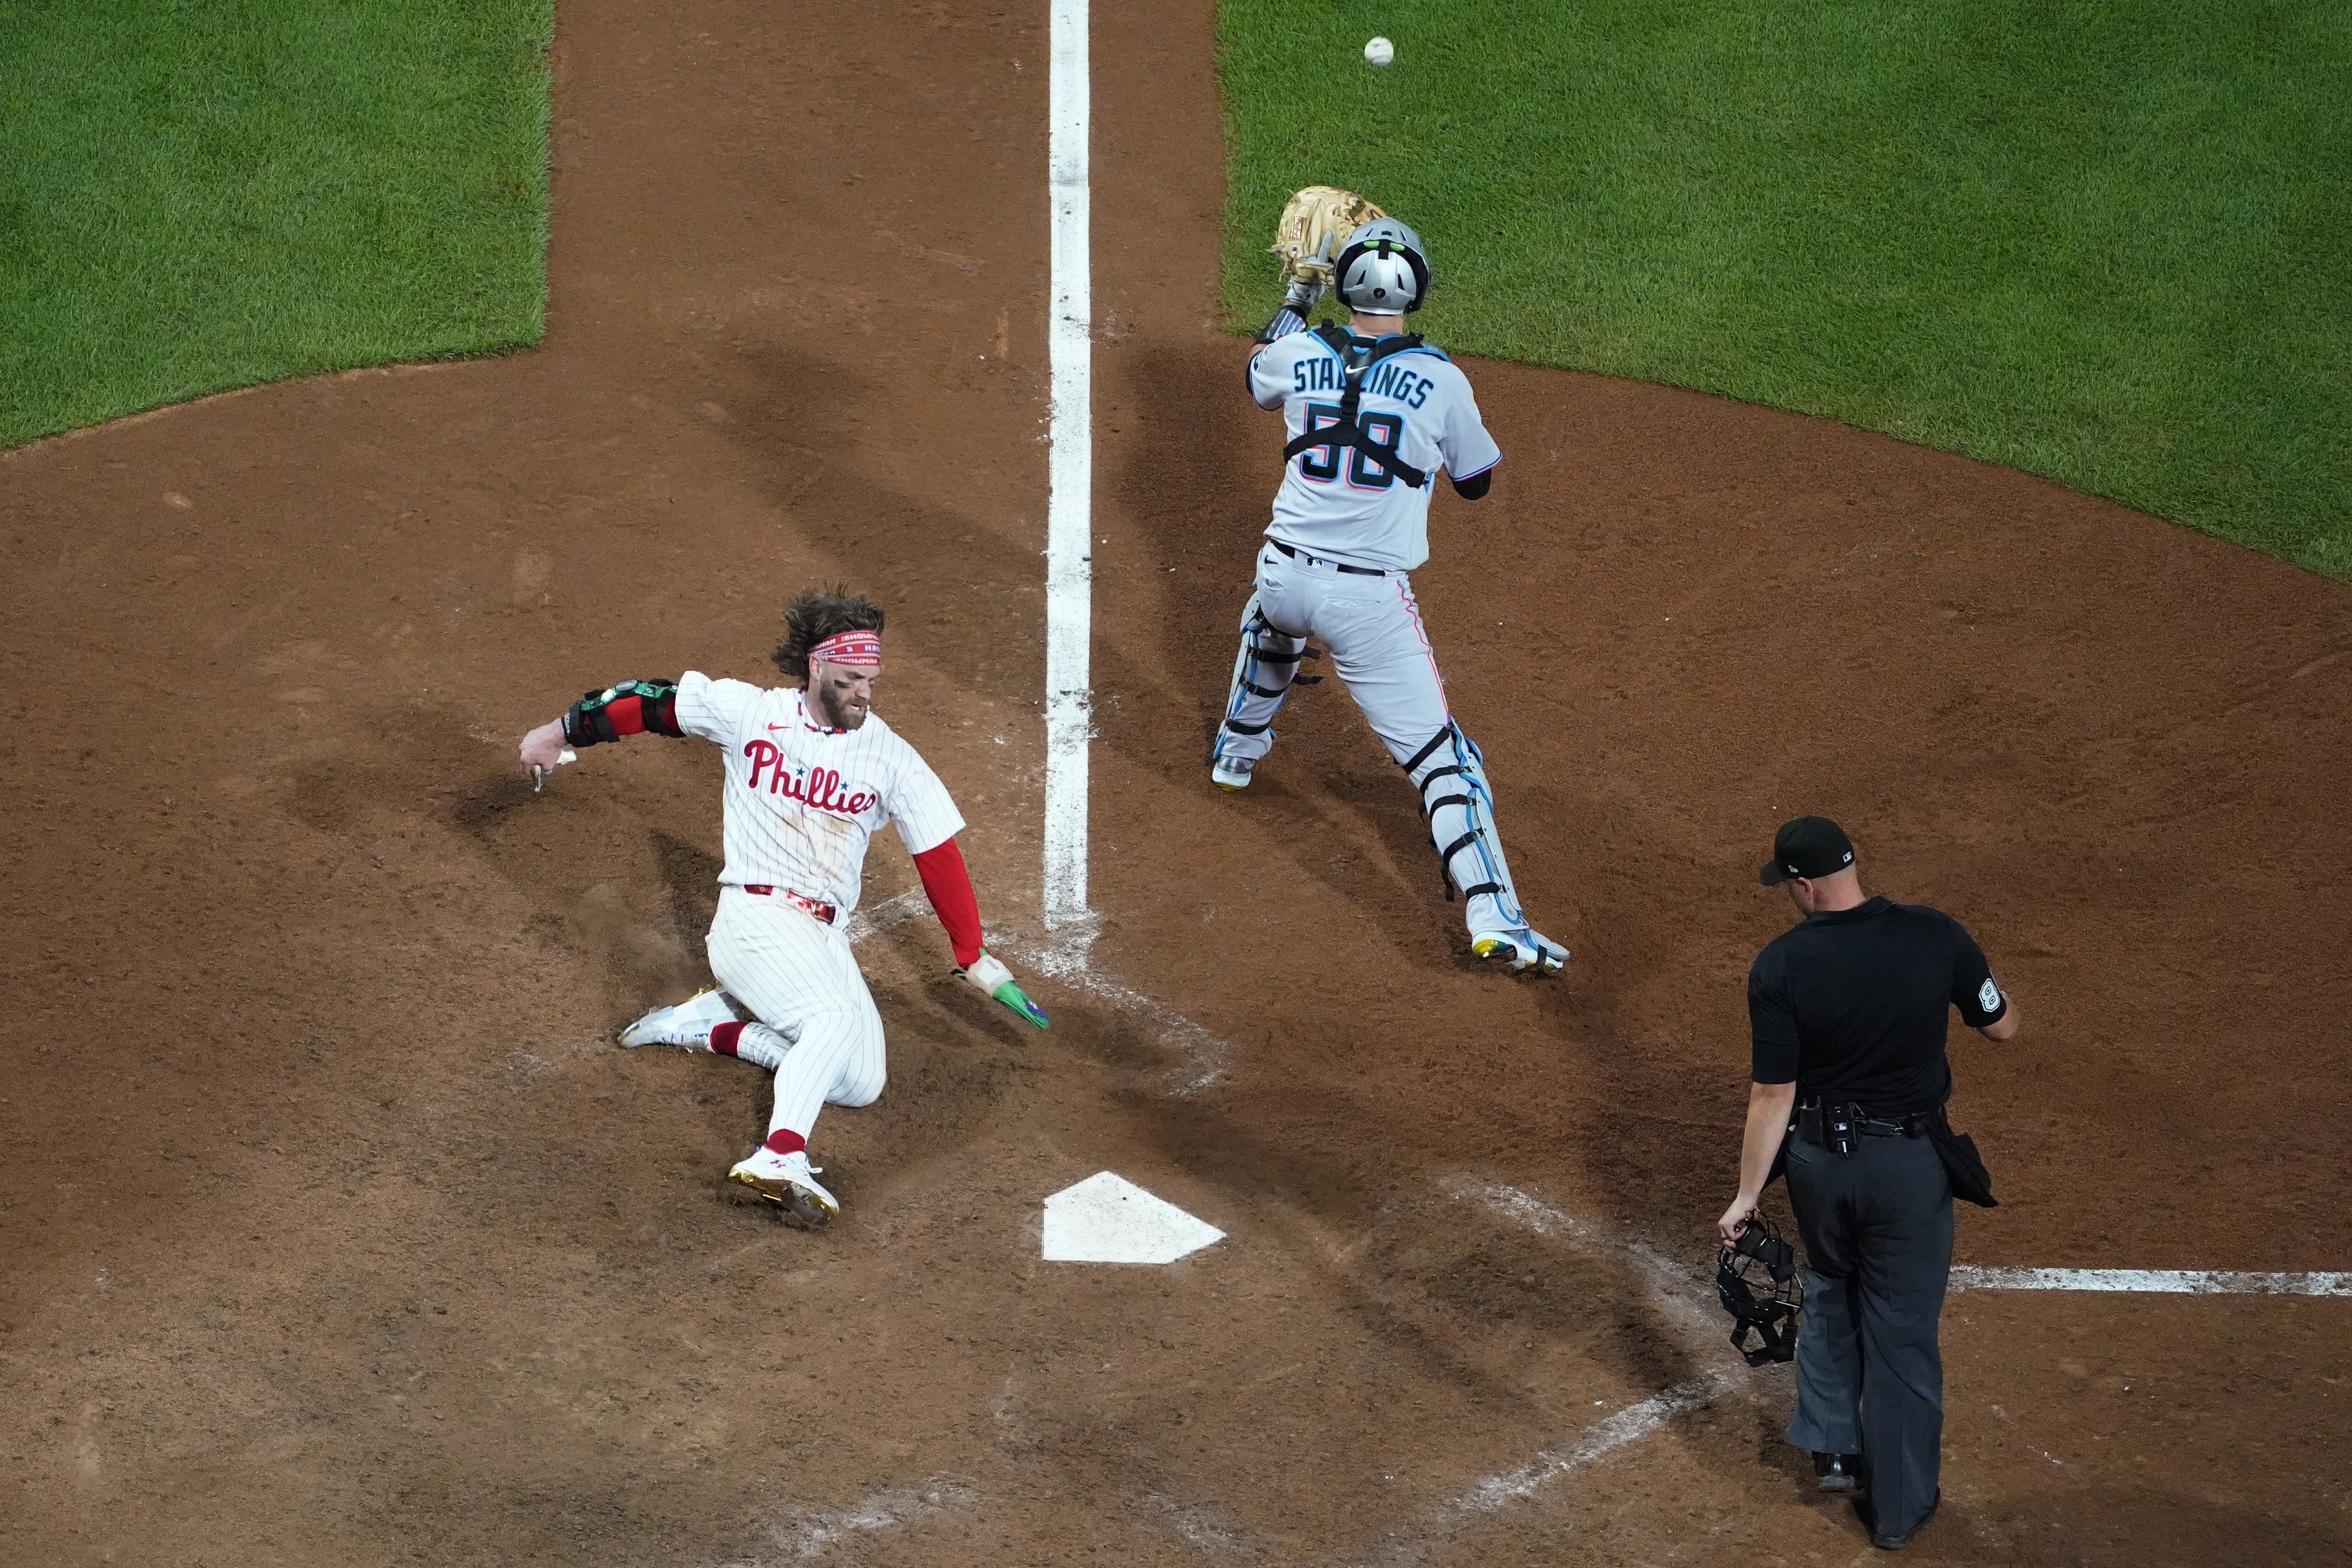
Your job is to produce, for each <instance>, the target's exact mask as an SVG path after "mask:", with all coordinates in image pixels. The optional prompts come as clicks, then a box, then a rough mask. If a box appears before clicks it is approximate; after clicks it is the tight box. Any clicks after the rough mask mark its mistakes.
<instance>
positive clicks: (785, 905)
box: [704, 887, 889, 1139]
mask: <svg viewBox="0 0 2352 1568" xmlns="http://www.w3.org/2000/svg"><path fill="white" fill-rule="evenodd" d="M704 946H706V947H707V948H709V953H710V972H711V974H712V975H714V976H716V977H718V980H719V986H720V988H722V989H724V990H725V991H726V992H727V994H728V995H729V996H730V997H733V998H735V999H736V1000H737V1001H739V1002H740V1003H742V1004H743V1005H744V1006H745V1007H747V1008H749V1009H751V1011H752V1013H753V1014H754V1015H755V1016H756V1017H757V1018H758V1019H759V1020H760V1021H761V1023H764V1024H766V1025H767V1026H768V1027H769V1028H771V1029H772V1030H775V1031H776V1032H777V1033H778V1034H780V1035H782V1036H783V1038H784V1039H785V1040H788V1041H790V1042H791V1047H790V1049H789V1050H786V1051H784V1052H783V1053H782V1060H781V1061H779V1062H778V1063H777V1064H776V1104H775V1109H774V1111H773V1112H772V1113H771V1114H770V1116H769V1118H768V1131H769V1132H770V1133H774V1132H775V1131H777V1130H778V1129H779V1128H790V1129H791V1130H792V1131H793V1132H795V1133H798V1134H800V1135H801V1136H802V1137H803V1139H805V1138H806V1137H807V1136H808V1135H809V1133H810V1131H811V1130H812V1129H814V1127H815V1126H816V1118H817V1113H818V1112H819V1111H821V1110H823V1109H824V1107H825V1106H827V1105H871V1104H872V1103H874V1102H875V1100H876V1099H877V1098H878V1097H879V1096H880V1095H881V1092H882V1086H883V1084H884V1083H885V1082H887V1081H888V1077H889V1074H888V1070H887V1065H886V1062H885V1059H884V1053H883V1047H882V1014H881V1013H880V1012H879V1011H878V1010H877V1009H876V1008H875V1006H874V997H873V994H872V993H871V992H869V991H867V990H866V977H865V976H864V975H863V974H861V973H860V972H859V971H858V967H857V960H856V957H855V956H853V955H852V954H851V952H850V948H849V938H848V937H847V936H844V935H843V934H842V932H841V928H840V927H839V926H835V925H824V924H823V923H821V922H820V921H818V920H817V918H816V917H815V916H814V915H809V914H807V913H805V912H804V911H803V910H801V909H798V908H796V907H794V906H793V904H792V903H791V902H790V901H789V900H786V899H782V898H777V897H774V896H762V895H761V894H755V893H745V892H743V891H742V890H741V889H740V888H735V887H724V888H721V889H719V915H718V917H717V918H716V919H714V920H713V921H711V923H710V935H709V936H707V937H706V938H704Z"/></svg>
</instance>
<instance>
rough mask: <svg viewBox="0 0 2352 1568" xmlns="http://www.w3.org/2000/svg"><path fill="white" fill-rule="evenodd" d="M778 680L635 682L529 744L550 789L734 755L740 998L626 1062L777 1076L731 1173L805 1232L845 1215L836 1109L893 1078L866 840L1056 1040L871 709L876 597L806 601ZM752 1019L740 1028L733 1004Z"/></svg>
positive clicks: (937, 817) (1009, 1002)
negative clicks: (742, 1067)
mask: <svg viewBox="0 0 2352 1568" xmlns="http://www.w3.org/2000/svg"><path fill="white" fill-rule="evenodd" d="M774 658H775V662H776V667H777V668H778V669H780V670H782V671H783V673H784V674H785V675H786V676H787V677H790V678H792V679H793V680H796V681H798V682H799V683H800V685H799V686H798V687H797V688H796V687H793V686H782V687H777V688H773V689H768V688H763V687H760V686H755V685H751V684H750V683H748V682H745V681H721V680H712V679H711V678H710V677H709V676H708V675H705V674H700V673H698V672H697V671H694V670H688V672H686V674H683V675H681V676H679V677H678V678H677V680H675V681H634V680H633V681H623V682H621V683H620V684H619V685H614V686H611V687H608V688H606V689H605V690H604V691H601V692H590V693H589V694H588V695H585V696H583V697H582V698H581V699H580V700H579V701H578V702H576V703H574V704H572V707H571V708H570V709H569V710H568V711H567V712H566V713H565V714H564V716H562V718H560V719H557V720H555V721H554V722H552V723H551V724H543V725H541V726H540V727H538V728H537V729H534V730H532V731H531V732H530V734H529V735H526V736H524V737H523V738H522V754H521V759H522V765H523V767H524V768H528V769H530V773H531V776H532V777H533V778H534V779H544V778H545V777H546V776H547V775H548V774H549V773H550V772H551V771H552V770H553V768H555V766H556V764H557V762H558V761H559V760H562V757H563V751H564V747H566V746H567V745H569V746H572V747H587V746H596V745H600V744H603V743H604V742H607V741H614V740H618V739H620V738H621V737H623V736H628V735H638V734H642V733H646V732H650V733H652V734H656V735H668V736H688V735H694V736H700V737H702V738H703V739H705V740H708V741H710V742H712V743H714V744H715V745H717V746H719V747H722V748H723V749H724V750H725V752H726V756H727V783H726V790H725V800H726V809H725V822H726V849H727V863H726V865H725V867H724V869H722V870H721V871H720V872H719V914H718V916H717V918H715V919H714V920H712V922H711V923H710V935H709V937H708V938H707V939H706V945H707V946H708V947H709V953H710V972H711V973H712V974H713V975H715V976H716V977H718V979H719V987H720V988H722V989H713V990H706V991H702V992H700V993H698V995H696V996H694V997H693V998H690V999H688V1000H687V1001H684V1002H681V1003H679V1004H678V1005H677V1006H676V1007H670V1008H656V1009H654V1010H653V1011H652V1012H649V1013H647V1014H646V1016H645V1017H643V1018H641V1019H638V1020H637V1021H636V1022H635V1023H633V1024H631V1025H630V1026H629V1027H628V1029H627V1030H625V1031H624V1032H623V1033H622V1035H621V1043H622V1044H623V1045H625V1046H639V1045H675V1046H681V1047H683V1048H685V1049H686V1050H688V1051H710V1052H713V1053H715V1054H717V1055H719V1056H732V1057H735V1058H737V1059H739V1060H740V1061H752V1062H757V1063H758V1064H759V1065H760V1066H761V1067H762V1068H764V1069H766V1070H767V1071H771V1072H773V1073H774V1074H775V1075H776V1082H775V1092H776V1100H775V1110H774V1113H772V1115H771V1116H770V1118H769V1130H768V1137H767V1141H766V1142H765V1143H764V1144H762V1145H761V1146H760V1148H759V1149H758V1150H757V1151H755V1152H754V1153H753V1154H752V1155H751V1157H750V1158H748V1159H745V1160H742V1161H740V1162H739V1163H738V1164H737V1165H736V1166H735V1167H734V1168H733V1169H731V1170H730V1171H729V1172H728V1173H727V1177H728V1179H729V1180H730V1181H732V1182H735V1183H738V1184H740V1185H741V1186H745V1187H748V1188H750V1189H751V1191H752V1192H754V1193H757V1194H758V1195H759V1196H760V1197H762V1198H765V1199H767V1200H769V1201H771V1202H773V1203H777V1204H781V1205H785V1206H787V1207H790V1208H791V1209H792V1210H793V1212H794V1213H796V1214H798V1215H799V1216H800V1217H801V1218H803V1219H805V1220H808V1221H810V1222H811V1223H813V1224H822V1223H824V1221H825V1220H827V1219H830V1218H833V1217H834V1216H835V1215H836V1214H838V1213H840V1212H841V1205H840V1204H839V1203H837V1202H836V1201H835V1199H834V1196H833V1195H832V1194H831V1193H829V1192H827V1191H826V1190H825V1189H824V1187H823V1186H819V1185H818V1183H817V1180H816V1176H817V1171H816V1167H814V1166H811V1165H810V1164H809V1157H808V1140H809V1134H810V1133H811V1132H812V1131H813V1130H814V1128H815V1126H816V1118H817V1113H818V1111H819V1110H820V1109H822V1108H823V1107H824V1106H825V1105H828V1104H831V1105H870V1104H872V1103H874V1101H875V1099H876V1097H877V1096H878V1095H879V1094H880V1093H881V1092H882V1084H883V1080H884V1078H885V1076H886V1073H885V1068H884V1061H883V1050H882V1015H881V1014H880V1013H879V1012H877V1010H876V1009H875V1007H874V998H873V997H872V996H871V995H870V994H869V993H868V992H867V990H866V977H865V976H863V975H861V974H860V973H858V969H857V960H856V958H855V957H854V956H851V953H850V950H849V939H848V937H847V936H845V935H844V934H843V931H842V925H843V923H844V922H845V921H846V920H848V918H849V915H850V912H851V911H852V910H854V909H856V907H857V894H858V887H859V884H860V883H861V881H862V880H863V873H864V868H865V864H866V840H867V839H868V838H869V837H871V836H872V834H873V832H874V830H875V829H877V828H878V827H880V826H881V825H882V824H883V823H884V822H885V821H887V822H889V823H890V824H892V825H893V826H894V827H896V828H897V829H898V837H899V840H900V841H902V842H903V843H905V844H906V846H907V848H908V852H911V853H912V854H913V856H914V858H915V869H916V870H917V871H918V872H919V873H921V875H922V879H923V891H924V892H925V893H926V894H929V897H930V901H931V907H932V909H933V910H935V911H936V912H937V913H938V915H939V917H940V925H943V926H945V927H946V928H947V933H948V940H949V942H950V944H951V945H952V946H953V947H954V949H955V960H956V971H955V972H956V974H957V976H958V977H961V978H962V979H965V980H968V981H970V982H971V984H972V985H973V986H974V987H976V988H978V989H980V990H981V991H982V992H984V993H985V994H986V995H988V996H990V997H992V998H995V999H996V1000H997V1001H999V1002H1002V1003H1003V1005H1004V1006H1006V1007H1007V1008H1010V1009H1012V1010H1013V1012H1015V1013H1017V1014H1019V1015H1020V1016H1021V1017H1022V1018H1023V1019H1026V1020H1027V1021H1028V1022H1030V1023H1033V1024H1034V1025H1036V1026H1037V1027H1038V1028H1039V1029H1044V1028H1045V1027H1046V1018H1045V1013H1044V1012H1043V1011H1041V1010H1040V1009H1038V1007H1037V1005H1036V1004H1035V1003H1034V1002H1033V1001H1031V1000H1030V999H1029V998H1028V997H1027V996H1026V995H1025V994H1024V992H1023V991H1022V989H1021V988H1020V986H1019V985H1018V984H1016V983H1015V982H1014V980H1013V975H1012V973H1011V971H1009V970H1008V969H1006V968H1005V967H1004V965H1003V963H1002V962H1000V961H999V960H998V959H997V958H996V957H995V956H993V955H992V954H990V953H989V952H988V951H987V950H986V949H985V948H983V947H982V945H981V929H980V903H979V900H978V899H977V898H976V897H975V896H974V895H973V894H972V890H971V877H970V876H969V875H967V874H966V873H965V871H964V864H963V855H962V853H961V851H959V850H958V849H957V848H956V843H955V835H956V833H957V832H958V831H961V829H962V827H963V825H964V822H963V818H962V817H961V815H959V814H958V813H957V811H956V808H955V802H954V801H953V800H950V799H949V798H948V792H947V789H946V787H945V786H944V785H942V784H941V783H940V780H939V776H938V775H937V774H935V773H933V772H932V771H931V769H930V767H929V764H927V763H925V762H924V760H923V759H922V758H921V757H919V755H917V754H916V751H915V748H914V747H911V746H909V745H908V744H907V743H906V742H905V741H904V740H902V739H900V738H899V737H898V735H897V734H896V733H895V732H894V731H893V730H892V729H891V728H890V727H889V726H888V725H887V724H885V723H883V722H882V720H881V718H880V717H879V716H877V715H876V714H875V713H874V712H873V711H872V707H873V701H874V683H875V682H876V681H877V680H878V679H880V678H881V674H882V612H881V610H880V609H879V608H877V606H876V605H874V604H873V603H872V602H871V601H868V600H866V598H865V597H864V596H863V595H860V596H859V597H857V598H856V599H848V598H844V597H843V596H842V595H840V594H838V593H817V592H809V593H803V594H802V595H801V596H800V597H799V598H797V599H795V600H793V601H792V603H791V604H790V605H788V606H787V607H786V608H785V610H784V641H783V643H782V646H780V647H778V648H777V649H776V651H775V654H774ZM730 997H732V998H735V999H736V1000H737V1001H739V1002H740V1003H741V1004H742V1005H743V1006H744V1007H745V1008H747V1009H750V1011H751V1015H752V1016H751V1018H750V1019H739V1018H738V1017H737V1016H736V1013H735V1009H734V1008H733V1007H732V1006H730V1004H729V1000H728V998H730Z"/></svg>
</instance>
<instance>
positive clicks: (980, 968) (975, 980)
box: [956, 951, 1054, 1029]
mask: <svg viewBox="0 0 2352 1568" xmlns="http://www.w3.org/2000/svg"><path fill="white" fill-rule="evenodd" d="M956 978H957V979H959V980H961V981H962V982H963V983H964V984H966V985H968V986H970V987H971V988H972V989H974V990H976V991H978V992H980V993H981V994H982V996H984V997H988V998H992V1000H995V1001H998V1002H1001V1003H1003V1005H1004V1006H1005V1007H1006V1008H1007V1009H1010V1010H1011V1011H1012V1012H1013V1015H1014V1016H1015V1017H1017V1018H1019V1019H1021V1021H1022V1022H1024V1023H1031V1024H1035V1025H1036V1026H1037V1027H1038V1028H1039V1029H1051V1028H1053V1027H1054V1020H1053V1019H1049V1018H1047V1017H1046V1016H1045V1009H1044V1008H1041V1007H1039V1006H1038V1005H1037V1004H1036V1003H1035V1002H1033V1001H1031V1000H1030V999H1029V993H1028V992H1026V991H1024V990H1023V989H1022V988H1021V987H1020V985H1019V983H1018V982H1016V981H1015V980H1014V979H1013V971H1012V970H1010V969H1008V968H1006V967H1004V964H1003V960H1001V959H999V958H998V957H997V956H996V955H995V954H993V953H990V952H986V951H982V954H981V956H979V957H977V958H974V959H973V960H972V961H971V967H970V968H968V969H958V970H957V971H956Z"/></svg>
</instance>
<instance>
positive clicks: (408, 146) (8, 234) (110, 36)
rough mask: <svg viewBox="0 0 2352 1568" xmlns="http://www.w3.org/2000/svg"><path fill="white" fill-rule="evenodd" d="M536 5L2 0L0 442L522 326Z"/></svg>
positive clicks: (524, 336)
mask: <svg viewBox="0 0 2352 1568" xmlns="http://www.w3.org/2000/svg"><path fill="white" fill-rule="evenodd" d="M552 27H553V4H552V0H0V446H9V445H14V444H18V443H20V442H24V441H27V440H30V439H32V438H33V437H35V436H37V435H44V434H48V433H50V432H53V431H58V430H65V429H69V428H72V427H74V426H77V425H84V424H89V423H94V422H96V421H98V420H101V419H106V418H110V417H111V416H113V415H116V414H121V413H132V412H134V411H136V410H139V409H144V408H152V407H154V406H156V405H157V404H160V403H166V402H177V401H179V400H181V399H184V398H191V397H195V396H198V395H200V394H202V393H205V392H218V391H221V390H223V389H225V388H228V387H236V386H246V385H249V384H251V383H253V382H266V381H275V380H278V379H279V378H282V377H286V376H292V375H300V374H305V373H309V372H313V371H331V370H341V369H345V368H348V367H350V366H353V365H365V364H382V363H384V362H386V361H395V360H417V359H431V358H440V357H446V356H452V355H460V354H478V353H485V352H489V351H493V350H501V349H509V348H512V347H515V346H516V345H518V344H524V343H532V342H536V341H537V340H539V338H540V336H541V332H542V330H543V329H544V321H545V313H546V299H547V283H546V267H545V262H544V255H545V248H546V235H547V112H548V110H547V105H548V69H547V57H546V56H547V47H548V44H549V41H550V38H551V31H552Z"/></svg>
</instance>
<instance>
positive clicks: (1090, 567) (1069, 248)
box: [1044, 0, 1094, 939]
mask: <svg viewBox="0 0 2352 1568" xmlns="http://www.w3.org/2000/svg"><path fill="white" fill-rule="evenodd" d="M1050 26H1051V33H1052V55H1053V64H1052V70H1051V72H1050V78H1051V79H1050V83H1049V85H1048V87H1047V89H1046V98H1047V121H1048V129H1047V133H1046V143H1045V162H1046V171H1047V183H1048V192H1049V194H1050V196H1051V198H1052V202H1053V246H1052V252H1053V308H1052V311H1051V312H1050V314H1049V315H1048V317H1047V319H1046V323H1045V349H1046V358H1047V361H1048V362H1049V364H1050V365H1051V367H1052V392H1051V394H1050V395H1051V397H1052V403H1051V406H1050V409H1049V412H1048V416H1047V417H1048V419H1049V422H1050V423H1049V424H1048V427H1047V431H1048V434H1049V436H1050V438H1051V440H1052V443H1053V445H1052V448H1051V452H1052V455H1051V456H1050V457H1049V458H1048V459H1047V463H1046V490H1045V495H1046V499H1045V886H1044V895H1045V896H1044V903H1045V928H1046V930H1047V931H1048V932H1049V933H1051V932H1054V931H1056V930H1060V929H1067V928H1070V927H1074V926H1078V927H1082V926H1083V923H1084V922H1085V920H1086V915H1087V738H1088V735H1089V731H1090V728H1091V716H1090V703H1089V687H1088V683H1089V681H1090V680H1091V679H1092V675H1091V673H1090V670H1089V667H1088V665H1089V658H1090V650H1089V646H1088V644H1089V643H1090V641H1091V639H1092V636H1093V624H1092V622H1093V618H1094V608H1093V586H1094V584H1093V579H1094V563H1093V558H1094V544H1093V533H1094V510H1093V493H1094V419H1093V399H1094V364H1093V359H1094V340H1093V316H1094V268H1093V261H1092V257H1091V255H1090V252H1089V248H1088V247H1089V234H1088V225H1089V223H1090V221H1091V220H1090V214H1089V206H1090V203H1089V198H1088V193H1087V109H1088V104H1089V100H1090V99H1091V98H1092V94H1093V89H1092V87H1091V85H1090V83H1089V80H1088V71H1087V0H1053V16H1052V21H1051V24H1050ZM1071 935H1072V936H1081V932H1079V931H1072V932H1071ZM1081 939H1082V937H1081Z"/></svg>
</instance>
